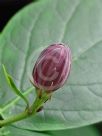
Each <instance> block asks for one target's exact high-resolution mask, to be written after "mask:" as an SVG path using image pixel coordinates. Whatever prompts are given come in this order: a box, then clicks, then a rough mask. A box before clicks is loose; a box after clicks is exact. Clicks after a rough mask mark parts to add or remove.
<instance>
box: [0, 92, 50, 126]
mask: <svg viewBox="0 0 102 136" xmlns="http://www.w3.org/2000/svg"><path fill="white" fill-rule="evenodd" d="M48 99H49V95H48V94H46V93H43V95H42V97H41V98H39V97H37V98H36V100H35V101H34V103H33V104H32V106H31V107H30V108H29V109H27V110H25V111H24V112H22V113H19V114H17V115H14V116H12V117H9V118H7V119H4V120H0V127H2V126H5V125H9V124H11V123H14V122H17V121H20V120H22V119H25V118H27V117H30V116H31V115H35V113H36V112H37V110H38V109H39V108H40V107H41V106H42V105H43V104H44V102H46V100H48Z"/></svg>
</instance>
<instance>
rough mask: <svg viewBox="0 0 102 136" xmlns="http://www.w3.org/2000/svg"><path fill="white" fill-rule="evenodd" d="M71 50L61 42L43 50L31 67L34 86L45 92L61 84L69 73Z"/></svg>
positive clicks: (53, 89)
mask: <svg viewBox="0 0 102 136" xmlns="http://www.w3.org/2000/svg"><path fill="white" fill-rule="evenodd" d="M70 68H71V50H70V48H69V47H66V46H64V45H63V44H53V45H50V46H49V47H47V48H46V49H45V50H43V51H42V52H41V54H40V56H39V58H38V59H37V62H36V64H35V66H34V69H33V73H32V75H33V83H34V85H35V87H37V88H39V89H40V90H46V91H47V92H51V91H55V90H56V89H58V88H60V87H61V86H63V84H64V83H65V81H66V80H67V77H68V75H69V73H70Z"/></svg>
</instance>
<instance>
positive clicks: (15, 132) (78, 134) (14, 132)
mask: <svg viewBox="0 0 102 136" xmlns="http://www.w3.org/2000/svg"><path fill="white" fill-rule="evenodd" d="M0 132H1V134H2V135H3V134H7V136H63V135H65V136H68V135H69V136H100V134H99V133H98V131H97V130H96V128H94V127H85V128H78V129H74V130H62V131H61V130H60V131H51V132H50V131H49V132H42V133H41V132H40V133H39V132H34V131H28V130H23V129H19V128H16V127H5V128H1V131H0Z"/></svg>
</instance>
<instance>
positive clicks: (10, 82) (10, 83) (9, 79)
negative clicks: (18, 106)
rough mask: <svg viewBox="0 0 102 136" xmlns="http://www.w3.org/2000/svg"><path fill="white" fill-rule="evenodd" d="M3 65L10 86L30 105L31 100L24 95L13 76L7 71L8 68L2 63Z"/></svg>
mask: <svg viewBox="0 0 102 136" xmlns="http://www.w3.org/2000/svg"><path fill="white" fill-rule="evenodd" d="M2 67H3V71H4V74H5V77H6V80H7V82H8V84H9V86H10V87H11V88H12V90H13V91H14V92H15V93H16V94H17V95H18V96H20V97H21V98H22V99H23V100H24V101H25V103H26V104H27V107H29V102H28V100H27V98H26V97H25V96H24V95H23V93H22V92H21V91H20V90H19V89H18V88H17V87H16V85H15V83H14V81H13V79H12V77H11V76H10V75H9V74H8V73H7V71H6V68H5V66H4V65H2Z"/></svg>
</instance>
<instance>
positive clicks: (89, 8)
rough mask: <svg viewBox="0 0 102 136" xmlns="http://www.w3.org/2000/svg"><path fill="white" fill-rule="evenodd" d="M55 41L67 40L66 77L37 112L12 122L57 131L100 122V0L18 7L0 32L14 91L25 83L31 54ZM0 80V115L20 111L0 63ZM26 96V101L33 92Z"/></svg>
mask: <svg viewBox="0 0 102 136" xmlns="http://www.w3.org/2000/svg"><path fill="white" fill-rule="evenodd" d="M56 42H63V43H66V44H69V45H70V48H71V50H72V69H71V73H70V76H69V79H68V82H67V83H66V84H65V85H64V87H63V88H61V89H59V90H58V91H56V92H55V93H54V94H53V96H52V99H51V101H49V102H47V103H46V105H45V106H44V110H43V111H41V112H40V113H38V114H37V115H36V116H34V117H31V118H29V119H26V120H23V121H20V122H18V123H16V124H14V125H16V127H20V128H24V129H30V130H39V131H41V130H59V129H66V128H75V127H79V126H85V125H89V124H93V123H96V122H100V121H102V59H101V58H102V2H101V1H100V0H93V1H91V0H63V1H62V0H42V1H39V2H36V3H34V4H31V5H29V6H28V7H26V8H24V9H23V10H21V11H20V12H19V13H18V14H17V15H16V16H15V17H13V19H12V20H11V21H10V22H9V24H8V25H7V26H6V28H5V29H4V31H3V32H2V35H1V37H0V64H4V65H6V66H7V69H8V70H9V72H10V75H11V76H12V77H13V78H14V79H15V83H16V85H17V86H18V87H19V88H20V90H26V89H27V88H29V87H30V86H31V85H30V82H29V77H30V76H31V74H32V69H33V66H34V63H35V60H36V59H37V56H38V55H39V53H40V52H41V51H42V50H43V49H44V48H45V47H46V46H48V45H50V44H52V43H56ZM0 85H2V87H1V90H2V91H0V108H1V110H0V111H1V114H2V116H3V117H4V118H7V117H8V116H12V114H16V113H17V112H20V111H22V108H23V107H24V104H22V102H21V101H20V100H19V101H18V102H17V101H16V103H15V102H14V98H15V97H14V95H13V94H12V93H11V92H10V90H9V88H8V87H7V85H6V84H5V79H4V78H3V71H2V69H1V67H0ZM28 95H29V100H30V101H32V100H33V99H34V95H35V94H34V92H33V91H32V93H31V91H30V92H29V94H28ZM8 103H10V104H8ZM5 107H8V108H5ZM3 109H5V110H3Z"/></svg>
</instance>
